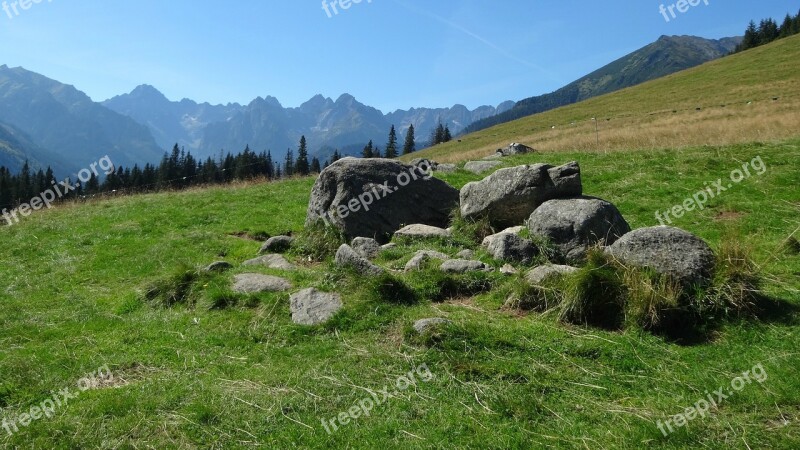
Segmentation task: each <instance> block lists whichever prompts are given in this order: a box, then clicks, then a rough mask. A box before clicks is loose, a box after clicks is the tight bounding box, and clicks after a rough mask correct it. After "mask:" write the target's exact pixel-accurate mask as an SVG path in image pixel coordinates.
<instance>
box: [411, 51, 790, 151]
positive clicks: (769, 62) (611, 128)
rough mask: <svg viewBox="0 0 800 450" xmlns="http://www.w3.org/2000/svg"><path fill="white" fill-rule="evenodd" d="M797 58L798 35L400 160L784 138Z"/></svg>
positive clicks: (669, 146)
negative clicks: (510, 148)
mask: <svg viewBox="0 0 800 450" xmlns="http://www.w3.org/2000/svg"><path fill="white" fill-rule="evenodd" d="M798 58H800V36H793V37H791V38H788V39H783V40H780V41H776V42H774V43H772V44H770V45H767V46H763V47H759V48H756V49H753V50H749V51H746V52H742V53H739V54H736V55H732V56H728V57H725V58H722V59H719V60H715V61H712V62H709V63H707V64H703V65H702V66H699V67H695V68H692V69H688V70H685V71H682V72H679V73H676V74H672V75H669V76H666V77H663V78H660V79H657V80H653V81H649V82H647V83H644V84H642V85H639V86H634V87H631V88H627V89H624V90H622V91H619V92H615V93H611V94H607V95H603V96H600V97H597V98H593V99H590V100H587V101H584V102H581V103H577V104H574V105H569V106H565V107H562V108H558V109H556V110H553V111H548V112H546V113H542V114H536V115H533V116H529V117H526V118H523V119H520V120H516V121H513V122H509V123H506V124H501V125H498V126H495V127H492V128H489V129H486V130H482V131H479V132H477V133H472V134H470V135H467V136H463V137H458V138H457V140H455V141H452V142H449V143H446V144H442V145H438V146H436V147H434V148H431V149H427V150H425V151H423V152H419V154H415V155H413V156H411V157H405V158H409V159H410V158H412V157H425V158H430V159H433V160H436V161H438V162H461V161H464V160H469V159H480V158H483V157H486V156H488V155H491V154H492V153H494V151H495V150H496V149H498V148H501V147H505V146H507V145H508V144H509V143H511V142H520V143H523V144H526V145H529V146H531V147H534V148H536V149H538V150H541V151H545V152H554V151H571V150H575V149H581V150H583V151H585V152H603V153H607V152H613V151H618V150H624V149H645V150H650V149H661V148H685V147H692V146H699V145H714V146H724V145H732V144H741V143H747V142H755V141H769V140H784V139H787V138H791V137H795V136H796V135H797V124H798V123H800V84H798V83H797V64H796V61H797V60H798ZM593 119H598V120H597V121H595V120H593Z"/></svg>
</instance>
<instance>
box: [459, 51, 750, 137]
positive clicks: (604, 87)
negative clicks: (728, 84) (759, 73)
mask: <svg viewBox="0 0 800 450" xmlns="http://www.w3.org/2000/svg"><path fill="white" fill-rule="evenodd" d="M741 41H742V38H741V37H732V38H723V39H719V40H715V39H704V38H700V37H695V36H661V37H660V38H659V39H658V40H657V41H656V42H654V43H652V44H649V45H647V46H645V47H643V48H641V49H639V50H637V51H635V52H633V53H631V54H629V55H626V56H624V57H622V58H620V59H618V60H616V61H614V62H612V63H611V64H608V65H606V66H604V67H602V68H600V69H598V70H596V71H594V72H592V73H590V74H589V75H586V76H585V77H582V78H580V79H578V80H576V81H574V82H572V83H570V84H568V85H566V86H564V87H563V88H561V89H559V90H557V91H555V92H552V93H550V94H545V95H539V96H536V97H530V98H527V99H524V100H521V101H519V102H517V104H516V105H514V107H513V108H511V109H510V110H509V111H506V112H504V113H500V114H498V115H496V116H493V117H490V118H487V119H483V120H480V121H476V122H475V123H473V124H472V125H470V126H468V127H467V128H466V129H465V132H466V133H471V132H475V131H479V130H482V129H485V128H489V127H491V126H494V125H498V124H501V123H506V122H510V121H512V120H516V119H519V118H521V117H525V116H530V115H532V114H537V113H540V112H545V111H549V110H551V109H555V108H559V107H561V106H566V105H570V104H573V103H577V102H580V101H582V100H586V99H589V98H592V97H597V96H600V95H603V94H608V93H610V92H614V91H618V90H620V89H624V88H627V87H631V86H636V85H637V84H641V83H644V82H645V81H650V80H654V79H656V78H661V77H663V76H666V75H670V74H673V73H675V72H680V71H681V70H685V69H689V68H692V67H695V66H699V65H700V64H703V63H706V62H708V61H711V60H714V59H717V58H721V57H723V56H725V55H728V54H730V53H731V52H732V51H733V50H735V48H736V46H737V45H738V44H739V43H740V42H741Z"/></svg>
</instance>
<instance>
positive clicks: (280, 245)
mask: <svg viewBox="0 0 800 450" xmlns="http://www.w3.org/2000/svg"><path fill="white" fill-rule="evenodd" d="M292 242H294V238H293V237H291V236H273V237H271V238H269V239H267V242H265V243H264V245H262V246H261V250H259V253H283V252H285V251H287V250H289V248H290V247H291V246H292Z"/></svg>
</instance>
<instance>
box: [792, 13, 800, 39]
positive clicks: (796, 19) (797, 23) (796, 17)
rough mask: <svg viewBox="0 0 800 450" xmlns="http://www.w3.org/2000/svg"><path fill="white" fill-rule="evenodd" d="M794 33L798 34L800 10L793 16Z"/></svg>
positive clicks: (799, 31) (799, 29)
mask: <svg viewBox="0 0 800 450" xmlns="http://www.w3.org/2000/svg"><path fill="white" fill-rule="evenodd" d="M795 34H800V11H798V12H797V15H796V16H794V22H793V23H792V35H795Z"/></svg>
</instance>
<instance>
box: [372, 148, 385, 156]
mask: <svg viewBox="0 0 800 450" xmlns="http://www.w3.org/2000/svg"><path fill="white" fill-rule="evenodd" d="M372 157H373V158H383V155H382V154H381V148H380V147H378V146H377V145H376V146H375V150H373V151H372Z"/></svg>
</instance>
